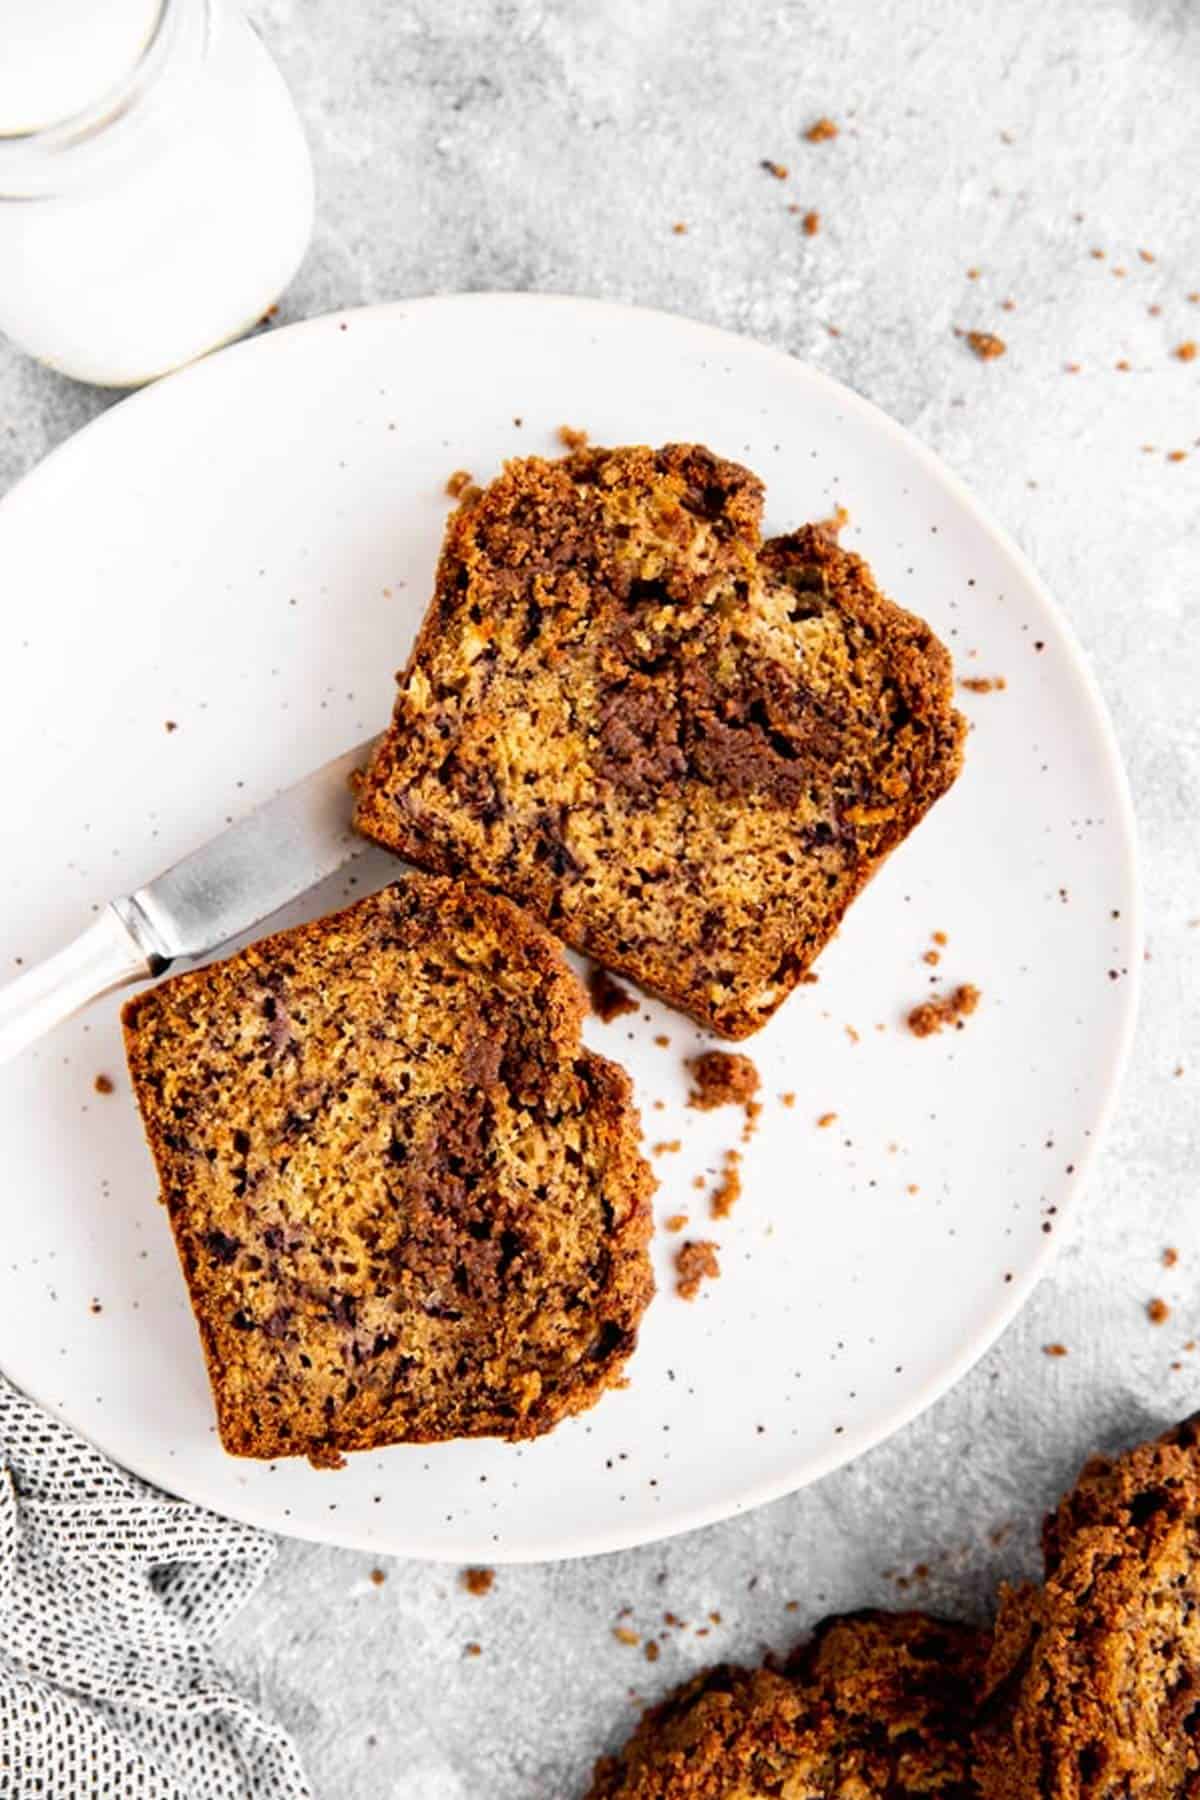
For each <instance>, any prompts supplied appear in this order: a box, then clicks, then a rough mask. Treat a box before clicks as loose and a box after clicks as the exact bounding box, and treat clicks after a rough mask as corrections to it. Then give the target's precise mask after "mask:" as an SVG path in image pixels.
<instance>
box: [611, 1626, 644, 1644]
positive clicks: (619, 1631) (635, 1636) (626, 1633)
mask: <svg viewBox="0 0 1200 1800" xmlns="http://www.w3.org/2000/svg"><path fill="white" fill-rule="evenodd" d="M612 1634H613V1636H614V1637H615V1638H616V1640H617V1642H618V1644H629V1645H630V1646H631V1647H632V1646H634V1645H637V1644H640V1643H641V1641H642V1640H641V1636H640V1635H639V1633H638V1632H636V1631H631V1630H630V1629H629V1627H628V1625H614V1626H613V1628H612Z"/></svg>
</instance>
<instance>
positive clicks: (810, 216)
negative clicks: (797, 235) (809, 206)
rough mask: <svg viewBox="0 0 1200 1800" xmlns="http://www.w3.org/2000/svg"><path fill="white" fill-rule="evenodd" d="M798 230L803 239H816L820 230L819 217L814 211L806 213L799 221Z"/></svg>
mask: <svg viewBox="0 0 1200 1800" xmlns="http://www.w3.org/2000/svg"><path fill="white" fill-rule="evenodd" d="M800 229H801V231H802V232H803V233H804V235H805V237H816V235H817V233H818V231H820V229H821V215H820V213H819V212H817V211H816V210H815V209H814V210H812V211H810V212H806V213H805V215H804V217H803V218H802V219H801V221H800Z"/></svg>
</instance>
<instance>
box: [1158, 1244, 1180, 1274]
mask: <svg viewBox="0 0 1200 1800" xmlns="http://www.w3.org/2000/svg"><path fill="white" fill-rule="evenodd" d="M1162 1261H1163V1268H1164V1269H1173V1268H1174V1267H1175V1264H1176V1263H1177V1262H1178V1261H1179V1252H1178V1250H1176V1249H1175V1247H1174V1245H1172V1244H1168V1245H1167V1248H1166V1249H1165V1250H1164V1251H1163V1253H1162Z"/></svg>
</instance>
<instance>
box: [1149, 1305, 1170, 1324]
mask: <svg viewBox="0 0 1200 1800" xmlns="http://www.w3.org/2000/svg"><path fill="white" fill-rule="evenodd" d="M1170 1316H1171V1309H1170V1307H1169V1306H1168V1305H1167V1303H1166V1301H1165V1300H1159V1299H1157V1298H1155V1299H1153V1300H1148V1301H1147V1303H1146V1317H1147V1318H1148V1319H1149V1321H1150V1323H1151V1324H1152V1325H1165V1324H1166V1322H1167V1320H1168V1319H1169V1318H1170Z"/></svg>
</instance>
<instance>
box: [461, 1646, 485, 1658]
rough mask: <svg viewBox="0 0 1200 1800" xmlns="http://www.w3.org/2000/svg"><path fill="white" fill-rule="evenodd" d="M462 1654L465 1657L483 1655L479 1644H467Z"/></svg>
mask: <svg viewBox="0 0 1200 1800" xmlns="http://www.w3.org/2000/svg"><path fill="white" fill-rule="evenodd" d="M463 1654H464V1655H465V1656H482V1655H483V1647H482V1645H480V1644H468V1645H467V1646H466V1648H465V1650H464V1652H463Z"/></svg>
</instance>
